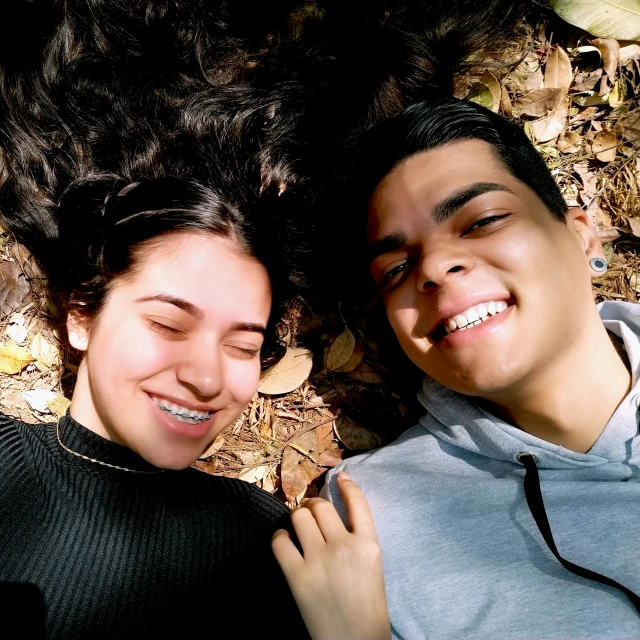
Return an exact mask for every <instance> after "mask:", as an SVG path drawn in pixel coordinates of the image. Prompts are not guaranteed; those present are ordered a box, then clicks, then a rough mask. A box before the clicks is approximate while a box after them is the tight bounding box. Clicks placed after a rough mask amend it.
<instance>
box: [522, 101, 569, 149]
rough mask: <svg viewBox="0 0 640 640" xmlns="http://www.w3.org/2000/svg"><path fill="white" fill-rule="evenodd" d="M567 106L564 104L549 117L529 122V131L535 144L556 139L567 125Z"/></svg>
mask: <svg viewBox="0 0 640 640" xmlns="http://www.w3.org/2000/svg"><path fill="white" fill-rule="evenodd" d="M568 115H569V105H568V104H567V102H564V103H563V104H561V105H560V106H559V107H557V108H556V109H554V110H553V111H552V112H551V113H550V114H549V115H547V116H545V117H544V118H540V119H539V120H534V121H533V122H531V123H530V124H531V131H532V132H533V137H534V139H535V141H536V142H537V143H544V142H549V141H550V140H553V139H554V138H557V137H558V136H559V135H560V134H561V133H562V132H563V131H564V128H565V126H566V124H567V117H568Z"/></svg>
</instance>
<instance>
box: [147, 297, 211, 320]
mask: <svg viewBox="0 0 640 640" xmlns="http://www.w3.org/2000/svg"><path fill="white" fill-rule="evenodd" d="M150 301H156V302H166V303H167V304H172V305H173V306H174V307H178V309H182V311H185V312H186V313H188V314H189V315H190V316H193V317H194V318H196V320H202V318H204V311H203V310H202V309H200V307H196V305H195V304H192V303H191V302H187V301H186V300H183V299H182V298H177V297H176V296H170V295H168V294H166V293H158V294H156V295H154V296H143V297H142V298H137V299H136V300H135V302H150Z"/></svg>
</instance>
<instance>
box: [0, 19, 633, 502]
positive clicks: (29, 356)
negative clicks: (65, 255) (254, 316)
mask: <svg viewBox="0 0 640 640" xmlns="http://www.w3.org/2000/svg"><path fill="white" fill-rule="evenodd" d="M639 86H640V45H639V44H637V43H631V42H618V41H616V40H605V39H598V38H595V37H592V36H590V35H588V34H587V33H585V32H583V31H580V30H579V29H575V28H572V27H569V26H568V25H566V24H565V23H562V22H561V21H559V20H553V19H549V18H548V17H546V18H545V19H544V20H541V21H540V24H537V25H531V26H529V27H526V28H523V30H522V38H521V40H519V41H514V42H513V46H512V47H511V50H509V51H505V53H504V57H503V58H501V59H500V60H488V61H486V64H484V69H483V70H482V72H481V73H479V74H477V75H467V76H465V77H462V78H460V79H459V86H458V91H457V93H458V95H459V97H466V98H467V99H470V100H474V101H476V102H479V103H481V104H483V105H485V106H487V107H488V108H490V109H493V110H495V111H498V112H500V113H503V114H505V115H508V116H510V117H512V118H514V119H516V120H520V121H522V122H524V126H525V130H526V132H527V134H528V135H529V137H530V138H531V139H532V140H533V141H534V143H535V144H536V146H537V148H538V150H539V151H540V153H541V154H542V155H543V157H544V158H545V160H546V161H547V163H548V165H549V167H550V168H551V170H552V172H553V174H554V176H555V177H556V179H557V181H558V183H559V185H560V188H561V190H562V193H563V194H564V196H565V199H566V200H567V202H568V204H569V205H570V206H581V207H583V208H584V209H585V210H586V211H587V212H588V215H589V218H590V220H591V222H592V224H593V225H594V226H595V227H596V228H597V230H598V234H599V236H600V238H601V240H602V242H603V244H604V248H605V254H606V257H607V260H608V262H609V269H608V271H607V272H606V273H605V274H604V276H603V277H601V278H599V279H598V280H596V281H594V284H593V293H594V298H595V300H596V301H602V300H625V301H630V302H637V301H638V295H639V293H640V257H639V255H638V250H639V249H640V106H639V91H638V87H639ZM0 282H1V285H0V317H1V318H2V319H1V320H0V372H3V373H0V410H2V411H4V412H6V413H8V414H10V415H14V416H17V417H20V418H22V419H24V420H25V421H28V422H51V421H54V420H55V419H56V416H57V415H62V414H64V412H65V410H66V408H67V406H68V398H69V397H70V391H71V389H72V387H73V382H74V378H75V374H76V371H77V366H76V364H77V360H74V358H73V357H72V355H71V354H69V353H68V352H66V351H65V349H64V348H63V347H62V346H61V344H60V342H59V337H58V335H57V333H56V332H55V331H54V330H52V329H51V326H50V316H51V313H52V308H51V306H50V304H49V303H48V302H47V300H46V296H45V283H44V281H43V280H42V278H41V277H40V276H39V274H38V272H37V269H36V267H35V265H34V263H33V260H32V259H31V258H30V256H29V254H28V253H27V251H26V250H25V249H24V248H23V247H21V246H20V245H17V244H16V243H15V242H14V241H13V240H12V239H11V238H10V237H9V236H8V235H6V234H3V235H1V236H0ZM372 313H373V312H372ZM372 323H373V321H372V320H371V319H370V318H367V313H366V310H365V312H364V313H363V314H351V315H350V316H349V317H345V316H344V315H343V314H341V313H340V310H339V309H335V310H333V311H326V312H323V313H322V314H320V315H317V314H314V313H312V312H311V311H309V309H308V308H307V307H306V306H305V305H304V304H300V305H299V307H297V308H296V309H294V310H293V311H292V313H291V314H290V316H289V318H288V326H289V335H288V340H289V344H290V348H289V351H288V353H287V356H286V358H285V360H284V361H283V363H281V364H280V365H279V366H278V369H276V370H275V371H271V372H268V373H267V375H266V378H265V379H264V380H263V383H262V384H261V392H260V393H258V394H256V396H255V397H254V399H253V400H252V402H251V404H250V405H249V407H248V408H247V410H246V411H245V412H244V413H243V415H242V416H241V418H240V419H239V420H238V421H237V422H236V423H235V424H234V425H233V426H231V427H230V428H229V429H228V430H227V431H225V432H224V433H223V434H222V435H221V436H219V437H218V439H217V440H216V441H215V442H214V444H213V445H212V447H211V448H210V449H209V450H208V451H207V452H206V454H205V456H203V458H202V459H201V460H199V461H198V462H197V463H196V466H197V467H198V468H199V469H201V470H202V471H204V472H206V473H213V474H222V475H226V476H231V477H239V478H242V479H243V480H246V481H247V482H253V483H255V484H257V485H258V486H260V487H262V488H264V489H266V490H267V491H270V492H273V493H276V494H277V495H279V497H281V498H282V499H283V500H285V501H286V502H288V503H289V504H290V505H291V506H294V505H296V504H297V503H298V502H299V500H300V499H302V498H303V497H305V496H310V495H315V494H316V493H317V487H318V483H319V482H320V483H321V482H322V475H323V474H324V472H325V471H326V470H327V469H328V468H330V467H331V466H333V465H335V464H336V463H337V462H339V461H340V460H341V459H342V458H343V457H346V456H349V455H353V454H354V453H358V452H361V451H364V450H367V449H371V448H375V447H377V446H379V445H381V444H384V443H386V442H388V441H390V440H392V439H393V438H395V437H396V436H397V435H398V434H399V433H401V432H402V431H403V430H404V429H406V428H407V427H409V426H411V425H412V424H413V423H414V422H415V420H416V417H417V416H418V415H419V407H417V405H416V403H415V400H414V399H413V395H414V392H415V389H414V388H413V387H412V386H411V385H410V384H408V383H407V384H405V383H404V382H403V378H402V376H400V377H399V378H398V377H397V376H396V378H393V375H392V373H391V372H392V371H393V368H394V367H393V364H392V363H391V364H390V363H389V362H387V361H386V360H385V358H386V357H387V353H386V350H385V349H384V348H383V345H382V344H381V343H380V340H379V335H380V334H379V333H376V332H375V331H371V332H370V331H369V330H368V327H370V326H372ZM376 336H378V337H376ZM74 363H75V364H74Z"/></svg>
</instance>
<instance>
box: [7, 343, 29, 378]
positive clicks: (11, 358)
mask: <svg viewBox="0 0 640 640" xmlns="http://www.w3.org/2000/svg"><path fill="white" fill-rule="evenodd" d="M33 360H34V358H33V357H32V356H31V354H29V353H28V352H27V351H25V350H24V349H23V348H22V347H19V346H18V345H17V344H12V343H9V344H5V345H3V346H0V373H8V374H13V373H19V372H20V371H22V369H24V368H25V367H26V366H27V365H28V364H29V363H30V362H33Z"/></svg>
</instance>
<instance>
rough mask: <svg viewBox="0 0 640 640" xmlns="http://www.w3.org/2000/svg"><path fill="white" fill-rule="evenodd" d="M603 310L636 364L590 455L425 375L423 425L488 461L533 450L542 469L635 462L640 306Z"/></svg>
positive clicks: (606, 322) (613, 305)
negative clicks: (492, 411) (491, 410)
mask: <svg viewBox="0 0 640 640" xmlns="http://www.w3.org/2000/svg"><path fill="white" fill-rule="evenodd" d="M598 311H599V313H600V317H601V318H602V321H603V323H604V325H605V327H606V328H607V330H608V331H610V332H611V333H613V334H615V335H616V336H618V337H619V338H620V339H621V340H622V342H623V344H624V348H625V350H626V352H627V356H628V358H629V362H630V366H631V376H632V386H631V391H630V392H629V394H628V395H627V396H626V397H625V398H624V399H623V401H622V402H621V403H620V405H619V406H618V408H617V409H616V411H615V413H614V414H613V415H612V416H611V419H610V420H609V422H608V423H607V426H606V427H605V429H604V430H603V432H602V434H601V435H600V437H599V438H598V440H597V441H596V443H595V444H594V446H593V447H592V448H591V449H590V450H589V451H588V452H587V453H577V452H575V451H571V450H569V449H565V448H564V447H561V446H559V445H556V444H552V443H550V442H547V441H546V440H542V439H541V438H537V437H535V436H533V435H531V434H529V433H526V432H525V431H522V430H521V429H518V428H517V427H514V426H512V425H510V424H508V423H506V422H504V421H503V420H501V419H500V418H497V417H496V416H494V415H492V414H490V413H489V412H487V411H485V410H483V409H481V408H480V407H478V406H477V405H476V404H474V403H473V401H472V400H471V398H470V397H469V396H464V395H462V394H459V393H456V392H455V391H451V390H450V389H447V388H446V387H443V386H442V385H441V384H440V383H438V382H436V381H435V380H433V379H431V378H429V377H425V380H424V383H423V386H422V390H421V391H420V393H419V394H418V400H419V401H420V403H421V404H422V405H423V406H424V408H425V409H426V410H427V414H426V415H425V416H423V417H422V418H421V420H420V424H421V425H422V426H423V428H425V429H427V430H428V431H429V432H431V433H432V434H433V435H434V436H436V437H437V438H439V439H441V440H443V441H445V442H447V443H449V444H451V445H454V446H456V447H460V448H462V449H465V450H467V451H470V452H473V453H476V454H479V455H483V456H487V457H489V458H493V459H497V460H504V461H509V462H516V461H517V455H518V453H521V452H523V451H528V452H529V453H533V454H534V455H535V456H536V457H537V458H538V461H537V466H538V468H541V469H570V468H585V467H594V466H598V465H606V464H607V463H610V462H620V461H626V462H628V463H629V462H631V458H632V457H636V456H634V455H633V454H634V450H635V449H636V447H637V446H638V444H639V443H640V438H639V437H638V416H637V414H638V402H639V401H640V385H639V384H638V378H639V377H640V305H637V304H632V303H627V302H603V303H601V304H600V305H598ZM634 462H635V461H634ZM638 463H640V460H638V461H637V462H636V464H638Z"/></svg>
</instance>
